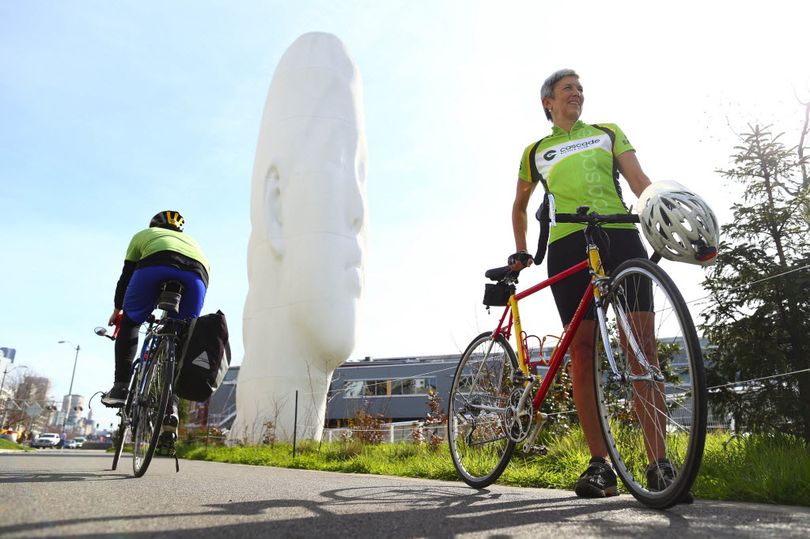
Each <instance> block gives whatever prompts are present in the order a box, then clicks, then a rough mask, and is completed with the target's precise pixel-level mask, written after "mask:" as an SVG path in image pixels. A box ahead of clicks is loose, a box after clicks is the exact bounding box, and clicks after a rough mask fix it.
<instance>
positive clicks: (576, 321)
mask: <svg viewBox="0 0 810 539" xmlns="http://www.w3.org/2000/svg"><path fill="white" fill-rule="evenodd" d="M585 236H586V238H587V254H588V257H587V259H586V260H583V261H582V262H580V263H578V264H574V265H573V266H571V267H569V268H568V269H565V270H563V271H561V272H560V273H558V274H556V275H553V276H551V277H549V278H548V279H546V280H544V281H542V282H540V283H538V284H536V285H534V286H532V287H530V288H527V289H526V290H524V291H522V292H518V293H516V294H513V295H512V296H511V297H510V298H509V304H508V305H507V306H506V307H505V308H504V311H503V314H502V315H501V318H500V320H499V322H498V327H497V328H496V329H495V331H493V333H492V336H493V338H494V337H497V336H498V335H499V334H501V335H503V336H504V337H505V338H506V339H507V340H508V339H510V338H511V335H512V328H513V327H514V332H515V335H516V339H515V340H516V341H517V344H518V346H517V355H518V363H519V366H520V369H521V371H523V374H524V376H526V377H531V376H532V373H533V371H534V370H535V369H536V368H537V367H538V366H539V365H541V364H542V365H543V366H545V362H540V361H531V358H529V351H528V346H527V345H526V342H525V339H524V338H523V329H522V326H521V322H520V310H519V309H518V301H520V300H521V299H524V298H527V297H529V296H531V295H532V294H534V293H536V292H539V291H540V290H543V289H544V288H547V287H549V286H551V285H553V284H555V283H558V282H560V281H562V280H564V279H567V278H568V277H570V276H572V275H574V274H575V273H578V272H580V271H583V270H585V269H587V270H589V271H590V274H591V281H590V282H589V283H588V286H587V287H586V289H585V292H584V293H583V295H582V299H581V300H580V302H579V305H578V306H577V310H576V311H575V313H574V317H573V318H572V319H571V322H570V323H569V324H568V326H567V327H566V328H564V329H563V334H562V338H561V339H560V342H559V343H558V344H557V346H556V347H555V348H554V351H553V352H552V354H551V359H550V361H549V364H548V371H547V373H546V375H545V376H544V377H543V379H542V381H541V383H540V388H539V389H538V390H537V393H536V394H535V396H534V399H533V400H532V405H533V408H534V410H539V409H540V406H541V405H542V403H543V401H544V400H545V398H546V395H547V394H548V391H549V389H550V388H551V384H552V382H553V380H554V377H555V376H556V374H557V371H558V370H559V368H560V366H561V365H562V361H563V358H564V357H565V353H566V352H567V351H568V347H569V346H570V344H571V341H572V340H573V338H574V335H576V333H577V330H578V329H579V326H580V324H581V323H582V320H583V319H584V318H585V313H586V312H587V310H588V308H589V307H590V305H591V302H593V301H596V310H597V313H598V316H599V320H600V322H602V323H603V322H604V314H603V313H602V306H601V301H600V298H601V292H600V290H599V287H598V286H596V285H597V284H598V282H599V280H600V279H604V278H605V277H606V275H605V272H604V269H603V267H602V259H601V257H600V255H599V248H598V247H597V246H596V244H595V242H594V241H593V239H592V238H591V231H590V226H589V227H588V228H586V230H585ZM507 316H508V318H507ZM603 334H604V332H603ZM608 359H609V361H610V364H611V367H612V368H613V370H614V372H616V367H615V362H614V358H613V356H612V353H611V352H610V349H609V348H608ZM533 385H534V384H533V383H532V384H528V385H527V386H526V391H524V393H523V395H522V396H521V399H520V403H519V407H522V406H523V404H524V403H525V401H526V398H527V396H528V394H529V391H530V389H531V387H532V386H533Z"/></svg>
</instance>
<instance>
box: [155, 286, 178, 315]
mask: <svg viewBox="0 0 810 539" xmlns="http://www.w3.org/2000/svg"><path fill="white" fill-rule="evenodd" d="M182 295H183V285H182V284H181V283H180V282H179V281H166V282H165V283H163V284H162V285H161V287H160V297H159V298H158V302H157V308H158V309H162V310H164V311H166V312H170V313H175V314H176V313H179V312H180V298H181V297H182Z"/></svg>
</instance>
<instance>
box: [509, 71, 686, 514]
mask: <svg viewBox="0 0 810 539" xmlns="http://www.w3.org/2000/svg"><path fill="white" fill-rule="evenodd" d="M541 97H542V104H543V109H544V112H545V114H546V118H547V119H548V120H549V121H551V122H552V123H553V127H552V132H551V134H550V135H548V136H546V137H545V138H543V139H541V140H539V141H537V142H535V143H533V144H531V145H529V146H528V147H527V148H526V149H525V150H524V152H523V157H522V159H521V163H520V172H519V174H518V182H517V191H516V194H515V201H514V204H513V207H512V226H513V231H514V237H515V247H516V252H515V254H513V255H512V256H510V257H509V264H510V266H511V267H512V269H513V270H515V271H520V270H522V269H523V268H525V267H528V266H531V265H532V264H533V263H538V264H539V263H540V262H542V258H543V255H544V254H545V248H546V245H545V244H546V239H548V240H549V245H548V258H549V260H548V275H549V276H552V275H555V274H557V273H559V272H560V271H562V270H564V269H565V268H567V267H569V266H572V265H574V264H576V263H577V262H580V261H581V260H583V259H585V257H586V245H585V238H584V236H583V234H581V233H580V232H581V230H582V229H583V228H584V226H585V225H582V224H577V223H561V224H558V225H557V226H553V227H551V229H550V232H549V229H548V228H547V227H548V226H549V224H548V222H547V220H548V218H549V216H551V217H552V218H553V215H554V213H555V210H556V211H557V212H560V213H568V214H573V213H577V208H578V207H580V206H587V207H589V208H590V210H591V211H595V212H598V213H599V214H625V213H629V212H628V210H627V206H626V205H625V203H624V200H623V198H622V189H621V186H620V184H619V173H621V175H622V176H624V178H625V180H626V181H627V184H628V185H629V187H630V190H631V191H632V192H633V193H634V194H635V195H636V196H641V194H642V192H643V191H644V190H645V189H646V188H647V187H648V186H649V185H650V184H651V183H650V179H649V178H648V177H647V175H646V174H645V173H644V172H643V170H642V169H641V165H640V164H639V161H638V159H637V158H636V154H635V150H634V148H633V146H632V145H631V144H630V143H629V142H628V140H627V138H626V137H625V135H624V133H623V132H622V130H621V129H620V128H619V127H618V126H617V125H615V124H594V125H588V124H585V123H584V122H582V121H580V119H579V118H580V115H581V114H582V105H583V103H584V95H583V89H582V85H581V84H580V82H579V76H578V75H577V74H576V73H575V72H574V71H573V70H570V69H562V70H559V71H557V72H555V73H553V74H552V75H551V76H549V77H548V78H547V79H546V81H545V82H544V83H543V86H542V89H541ZM538 184H541V185H542V186H543V188H544V191H545V195H544V201H543V206H542V207H541V211H539V212H538V218H539V219H540V220H541V228H542V227H546V228H542V229H543V232H541V243H540V245H538V254H537V255H536V256H535V257H532V255H530V254H529V252H528V251H527V244H526V231H527V206H528V203H529V199H530V197H531V195H532V193H533V192H534V190H535V188H536V187H537V185H538ZM604 228H605V230H604V231H603V233H602V234H601V235H600V237H599V238H598V239H597V244H598V246H599V248H600V252H601V253H603V255H602V256H603V258H602V260H603V262H604V266H605V269H606V271H607V272H608V273H610V272H611V271H612V270H613V269H615V268H616V267H617V266H618V265H619V264H620V263H621V262H623V261H625V260H627V259H630V258H635V257H641V258H647V252H646V250H645V248H644V246H643V244H642V243H641V239H640V237H639V234H638V230H637V229H636V227H635V225H633V224H610V225H605V227H604ZM535 258H536V259H537V260H535ZM589 282H590V275H589V274H588V272H587V271H585V270H583V271H581V272H580V273H578V274H576V275H574V276H572V277H571V278H569V279H565V280H563V281H561V282H559V283H557V284H554V285H552V287H551V288H552V293H553V295H554V300H555V303H556V305H557V310H558V312H559V314H560V319H561V320H562V323H563V325H564V326H567V325H568V324H569V322H570V321H571V319H572V318H573V316H574V312H575V311H576V308H577V305H578V302H579V299H580V298H581V296H582V293H583V291H584V290H585V288H586V287H587V285H588V283H589ZM642 310H647V311H649V310H651V309H650V306H647V307H646V309H640V311H642ZM633 315H634V316H635V317H638V318H640V319H643V318H644V317H650V318H651V317H652V313H651V312H636V313H633ZM594 330H595V324H594V308H593V305H591V308H590V310H589V312H587V313H586V315H585V319H584V320H583V321H582V324H581V326H580V328H579V330H578V331H577V333H576V334H575V336H574V338H573V341H572V342H571V346H570V353H571V375H572V379H573V385H574V402H575V405H576V408H577V413H578V415H579V420H580V424H581V425H582V430H583V432H584V435H585V439H586V441H587V443H588V447H589V448H590V452H591V456H592V458H591V461H590V464H589V466H588V468H587V469H586V470H585V472H583V473H582V475H581V476H580V478H579V480H578V481H577V484H576V488H575V491H576V494H577V495H578V496H580V497H585V498H597V497H606V496H615V495H617V494H618V486H617V481H616V474H615V473H614V471H613V469H612V467H611V466H610V464H609V463H608V462H607V459H606V457H607V455H608V451H607V447H606V446H605V442H604V439H603V437H602V432H601V428H600V424H599V420H598V416H597V402H596V393H595V388H594V373H593V366H592V365H593V361H594ZM651 430H652V429H651ZM657 438H660V436H658V437H656V436H655V435H654V434H653V435H651V436H650V437H649V438H648V439H650V440H652V441H650V442H649V444H648V448H647V452H648V456H649V457H650V462H651V464H650V467H649V468H648V473H647V476H648V482H649V485H650V490H661V489H663V487H664V486H665V485H663V483H660V481H667V480H671V479H672V477H673V473H674V472H673V470H672V467H671V466H669V467H667V466H668V464H667V462H666V461H665V460H664V459H661V460H659V457H661V456H662V455H663V452H662V451H661V450H659V449H658V446H660V445H662V444H663V440H661V441H658V440H657ZM656 481H659V483H660V484H659V483H656ZM690 501H691V500H690Z"/></svg>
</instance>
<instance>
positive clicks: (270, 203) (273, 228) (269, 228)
mask: <svg viewBox="0 0 810 539" xmlns="http://www.w3.org/2000/svg"><path fill="white" fill-rule="evenodd" d="M263 202H264V204H263V208H262V211H263V214H264V224H265V234H267V239H268V240H270V248H271V249H272V250H273V252H274V253H275V254H276V255H278V256H283V255H284V235H283V232H284V223H283V219H282V213H281V204H282V201H281V178H280V177H279V175H278V170H277V169H276V167H275V165H270V168H269V169H268V170H267V174H265V176H264V196H263Z"/></svg>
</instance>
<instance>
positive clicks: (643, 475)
mask: <svg viewBox="0 0 810 539" xmlns="http://www.w3.org/2000/svg"><path fill="white" fill-rule="evenodd" d="M603 301H604V305H605V317H606V320H605V324H604V326H603V325H602V324H601V323H600V324H598V325H597V330H596V343H595V347H594V353H595V360H594V369H595V377H594V381H595V385H596V394H597V401H598V403H597V404H598V409H599V421H600V424H601V427H602V432H603V435H604V438H605V443H606V444H607V448H608V453H609V455H610V458H611V461H612V462H613V466H614V468H615V470H616V473H617V475H618V476H619V477H620V478H621V480H622V483H624V485H625V487H626V488H627V490H628V491H630V493H631V494H632V495H633V496H635V497H636V499H638V500H639V501H640V502H642V503H644V504H645V505H648V506H650V507H654V508H666V507H671V506H672V505H675V504H676V503H678V502H679V501H685V500H686V499H687V498H690V497H691V494H690V493H689V489H690V488H691V487H692V483H693V482H694V480H695V477H696V476H697V473H698V469H699V468H700V462H701V459H702V457H703V445H704V442H705V438H706V382H705V377H704V372H703V357H702V354H701V350H700V342H699V340H698V337H697V333H696V332H695V326H694V324H693V322H692V317H691V316H690V314H689V311H688V309H687V307H686V303H685V302H684V300H683V298H682V296H681V294H680V292H679V291H678V289H677V287H676V286H675V284H674V283H673V282H672V280H671V279H670V278H669V276H668V275H667V274H666V273H665V272H664V271H663V270H662V269H661V268H659V267H658V266H657V265H656V264H654V263H652V262H650V261H649V260H646V259H632V260H628V261H626V262H624V263H623V264H621V265H619V267H618V268H616V270H615V271H614V272H613V275H612V276H611V278H610V286H609V291H608V293H607V294H606V295H605V296H604V297H603ZM606 346H609V347H610V349H611V350H612V352H613V357H614V359H615V362H616V367H617V369H618V375H616V374H614V373H613V371H612V370H611V368H610V366H609V363H608V360H607V354H606V352H605V347H606Z"/></svg>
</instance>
